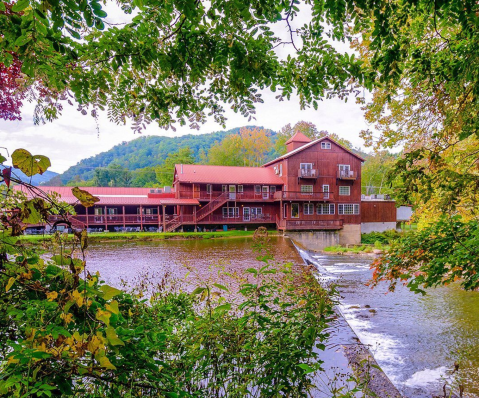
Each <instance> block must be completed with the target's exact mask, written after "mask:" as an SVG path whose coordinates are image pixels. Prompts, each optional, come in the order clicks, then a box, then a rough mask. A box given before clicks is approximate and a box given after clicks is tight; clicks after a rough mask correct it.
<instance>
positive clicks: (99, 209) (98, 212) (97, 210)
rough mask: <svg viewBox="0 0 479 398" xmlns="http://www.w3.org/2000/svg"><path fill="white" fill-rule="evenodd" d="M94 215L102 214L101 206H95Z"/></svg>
mask: <svg viewBox="0 0 479 398" xmlns="http://www.w3.org/2000/svg"><path fill="white" fill-rule="evenodd" d="M93 212H94V214H95V216H102V215H103V207H95V208H94V209H93Z"/></svg>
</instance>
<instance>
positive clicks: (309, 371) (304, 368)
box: [298, 363, 314, 373]
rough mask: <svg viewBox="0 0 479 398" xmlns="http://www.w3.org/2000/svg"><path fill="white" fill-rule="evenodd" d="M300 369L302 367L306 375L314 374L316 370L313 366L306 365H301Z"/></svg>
mask: <svg viewBox="0 0 479 398" xmlns="http://www.w3.org/2000/svg"><path fill="white" fill-rule="evenodd" d="M298 367H300V368H301V369H303V370H304V373H312V372H314V369H313V368H312V367H311V366H309V365H308V364H305V363H300V364H299V365H298Z"/></svg>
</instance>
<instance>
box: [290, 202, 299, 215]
mask: <svg viewBox="0 0 479 398" xmlns="http://www.w3.org/2000/svg"><path fill="white" fill-rule="evenodd" d="M293 206H297V207H298V215H297V216H293ZM290 207H291V218H299V203H291V206H290Z"/></svg>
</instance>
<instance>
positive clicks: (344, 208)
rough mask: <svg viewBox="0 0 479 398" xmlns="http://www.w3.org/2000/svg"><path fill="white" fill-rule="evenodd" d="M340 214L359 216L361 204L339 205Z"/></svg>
mask: <svg viewBox="0 0 479 398" xmlns="http://www.w3.org/2000/svg"><path fill="white" fill-rule="evenodd" d="M338 214H340V215H354V216H355V215H358V214H359V204H358V203H340V204H338Z"/></svg>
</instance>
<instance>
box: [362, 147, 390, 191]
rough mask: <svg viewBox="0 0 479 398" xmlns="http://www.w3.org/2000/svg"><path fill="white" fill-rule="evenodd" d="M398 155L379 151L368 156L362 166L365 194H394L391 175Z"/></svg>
mask: <svg viewBox="0 0 479 398" xmlns="http://www.w3.org/2000/svg"><path fill="white" fill-rule="evenodd" d="M397 157H398V155H395V154H392V153H389V152H388V151H378V152H376V153H374V154H372V155H369V156H368V157H367V158H366V161H365V162H364V163H363V165H362V167H361V184H362V186H361V192H362V193H363V194H365V195H371V194H392V193H393V192H394V188H393V187H392V186H391V184H390V176H389V174H390V173H391V171H392V169H393V166H394V164H395V162H396V159H397Z"/></svg>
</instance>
